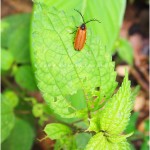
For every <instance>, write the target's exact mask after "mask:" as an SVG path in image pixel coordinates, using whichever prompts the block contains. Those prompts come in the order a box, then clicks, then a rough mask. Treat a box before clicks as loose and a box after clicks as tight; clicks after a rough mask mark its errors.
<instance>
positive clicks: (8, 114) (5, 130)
mask: <svg viewBox="0 0 150 150" xmlns="http://www.w3.org/2000/svg"><path fill="white" fill-rule="evenodd" d="M1 108H2V110H1V135H2V136H1V143H2V142H3V141H4V140H6V139H7V138H8V136H9V135H10V132H11V131H12V129H13V127H14V124H15V117H14V113H13V107H12V106H11V104H10V103H9V100H7V99H6V98H5V96H3V95H1Z"/></svg>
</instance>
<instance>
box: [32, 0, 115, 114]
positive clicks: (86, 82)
mask: <svg viewBox="0 0 150 150" xmlns="http://www.w3.org/2000/svg"><path fill="white" fill-rule="evenodd" d="M41 20H42V22H41ZM74 27H75V24H74V22H73V20H72V19H71V18H68V17H67V16H66V14H65V13H62V12H58V11H57V10H55V9H51V8H50V7H49V5H48V4H47V3H46V2H45V3H44V4H43V3H41V4H36V5H35V13H34V17H33V24H32V47H33V50H34V54H35V55H34V60H35V66H36V68H37V71H36V77H37V80H38V87H39V88H40V90H41V91H42V93H43V95H44V99H45V100H46V101H47V103H48V104H49V106H50V107H51V108H52V109H53V110H54V111H55V113H57V114H59V115H61V116H62V117H81V116H83V115H84V114H85V113H86V111H87V105H86V106H84V107H85V108H81V109H77V108H75V107H74V106H73V105H72V104H71V103H70V102H69V100H68V99H67V96H68V95H73V94H75V93H76V92H77V91H78V90H83V93H84V99H86V100H89V101H90V100H92V99H93V96H97V99H96V102H95V103H94V102H93V104H94V105H95V106H96V107H98V106H99V101H101V100H102V99H103V98H104V97H105V99H108V98H110V97H111V95H112V93H113V92H114V89H115V88H116V82H115V78H116V73H115V72H114V63H113V62H112V60H111V56H110V54H109V53H108V52H107V51H106V50H105V48H104V47H103V46H102V45H101V44H100V42H99V40H98V38H94V37H92V34H91V33H90V32H89V33H88V36H87V37H88V38H87V43H86V45H85V47H84V49H83V50H82V51H80V52H79V51H75V50H74V47H73V39H74V35H73V34H70V33H71V32H72V31H71V30H70V28H74ZM96 87H100V91H97V90H96ZM88 96H89V97H88ZM86 103H87V102H86Z"/></svg>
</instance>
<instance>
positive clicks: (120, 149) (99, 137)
mask: <svg viewBox="0 0 150 150" xmlns="http://www.w3.org/2000/svg"><path fill="white" fill-rule="evenodd" d="M85 150H130V146H129V144H128V143H127V142H126V140H123V141H121V142H119V143H112V142H110V141H109V140H108V138H107V137H106V136H104V135H103V133H102V132H100V133H97V134H96V135H94V136H93V137H92V138H91V139H90V141H89V143H88V144H87V146H86V149H85Z"/></svg>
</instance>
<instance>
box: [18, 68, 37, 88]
mask: <svg viewBox="0 0 150 150" xmlns="http://www.w3.org/2000/svg"><path fill="white" fill-rule="evenodd" d="M15 81H16V82H17V84H18V85H20V86H21V87H22V88H25V89H27V90H29V91H36V90H37V86H36V82H35V77H34V73H33V70H32V67H31V66H29V65H24V66H21V67H19V68H18V70H17V71H16V73H15Z"/></svg>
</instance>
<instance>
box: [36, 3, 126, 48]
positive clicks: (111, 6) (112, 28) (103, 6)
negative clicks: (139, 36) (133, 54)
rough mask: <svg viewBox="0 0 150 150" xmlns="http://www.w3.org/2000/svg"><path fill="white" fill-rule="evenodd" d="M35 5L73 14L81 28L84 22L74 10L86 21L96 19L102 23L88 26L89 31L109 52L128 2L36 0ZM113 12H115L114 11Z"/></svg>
mask: <svg viewBox="0 0 150 150" xmlns="http://www.w3.org/2000/svg"><path fill="white" fill-rule="evenodd" d="M34 2H35V3H47V5H48V6H49V7H51V6H52V7H56V8H57V9H59V10H62V11H65V12H66V13H67V14H73V16H74V18H75V19H74V20H75V21H76V26H79V25H80V24H81V23H82V22H83V21H82V18H81V16H79V14H77V13H76V12H75V11H74V9H78V10H79V11H81V13H82V14H83V16H84V18H85V20H90V19H92V18H96V19H98V20H100V21H101V24H99V23H91V24H87V26H88V29H89V28H90V29H92V31H93V32H94V34H96V35H99V36H100V39H101V41H102V42H103V43H104V45H107V46H108V49H107V50H111V49H112V46H113V43H114V42H115V40H116V38H117V36H118V34H119V30H120V27H121V24H122V20H123V16H124V11H125V6H126V1H125V0H117V1H116V0H111V1H110V0H108V1H103V0H96V1H88V0H87V1H81V0H75V1H70V0H65V2H64V0H59V1H55V0H51V1H46V0H34ZM112 10H113V11H112ZM67 23H68V22H67Z"/></svg>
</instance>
